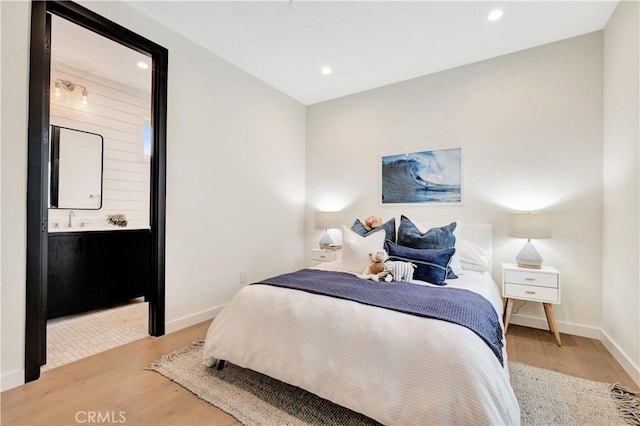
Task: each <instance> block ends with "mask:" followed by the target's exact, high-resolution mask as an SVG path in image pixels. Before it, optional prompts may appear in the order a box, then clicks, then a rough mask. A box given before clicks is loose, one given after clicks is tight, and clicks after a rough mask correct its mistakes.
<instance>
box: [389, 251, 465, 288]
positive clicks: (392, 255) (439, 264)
mask: <svg viewBox="0 0 640 426" xmlns="http://www.w3.org/2000/svg"><path fill="white" fill-rule="evenodd" d="M385 248H386V250H387V252H388V253H389V260H400V261H403V262H411V263H415V264H416V266H417V268H416V270H415V272H414V273H413V278H414V279H416V280H420V281H426V282H428V283H431V284H436V285H447V283H446V282H445V280H446V279H447V270H448V269H449V263H451V258H452V257H453V253H455V251H456V249H454V248H446V249H415V248H411V247H404V246H399V245H397V244H394V243H392V242H390V241H387V242H386V243H385Z"/></svg>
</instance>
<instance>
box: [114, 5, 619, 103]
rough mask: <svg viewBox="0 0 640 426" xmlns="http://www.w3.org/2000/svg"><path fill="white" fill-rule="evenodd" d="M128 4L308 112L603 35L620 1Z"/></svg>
mask: <svg viewBox="0 0 640 426" xmlns="http://www.w3.org/2000/svg"><path fill="white" fill-rule="evenodd" d="M127 3H129V4H130V5H131V6H133V7H135V8H136V9H138V10H140V11H141V12H143V13H144V14H146V15H148V16H150V17H151V18H153V19H155V20H157V21H159V22H161V23H163V24H164V25H166V26H168V27H170V28H172V29H173V30H175V31H177V32H179V33H181V34H182V35H183V36H185V37H187V38H189V39H191V40H193V41H194V42H196V43H197V44H199V45H201V46H203V47H204V48H206V49H208V50H210V51H211V52H213V53H215V54H217V55H219V56H221V57H223V58H224V59H226V60H228V61H229V62H231V63H233V64H235V65H236V66H238V67H240V68H242V69H244V70H245V71H247V72H248V73H250V74H252V75H254V76H255V77H257V78H259V79H260V80H263V81H265V82H266V83H268V84H270V85H271V86H273V87H275V88H277V89H279V90H280V91H282V92H284V93H286V94H287V95H289V96H291V97H292V98H294V99H297V100H298V101H300V102H301V103H303V104H305V105H310V104H314V103H317V102H322V101H325V100H329V99H333V98H337V97H341V96H345V95H349V94H352V93H356V92H360V91H363V90H367V89H371V88H375V87H380V86H384V85H388V84H392V83H396V82H398V81H403V80H407V79H410V78H414V77H418V76H422V75H426V74H430V73H434V72H438V71H442V70H446V69H450V68H453V67H457V66H461V65H465V64H469V63H473V62H477V61H482V60H485V59H488V58H493V57H496V56H500V55H504V54H507V53H511V52H515V51H519V50H523V49H527V48H531V47H535V46H540V45H543V44H546V43H551V42H554V41H558V40H562V39H566V38H569V37H574V36H578V35H581V34H586V33H589V32H592V31H597V30H601V29H602V28H604V26H605V25H606V23H607V21H608V19H609V17H610V16H611V14H612V13H613V10H614V9H615V7H616V6H617V3H618V2H617V1H568V2H559V1H549V2H546V1H506V2H504V1H503V2H495V1H471V2H466V1H444V2H443V1H439V2H438V1H412V2H398V1H373V2H363V1H351V2H346V1H326V2H324V1H315V2H314V1H305V0H294V1H293V2H289V1H288V0H281V1H258V2H248V1H226V2H221V1H195V2H188V1H159V2H158V1H132V0H129V1H127ZM497 8H499V9H502V10H503V12H504V16H503V17H502V19H500V20H497V21H493V22H492V21H489V20H488V19H487V16H488V14H489V13H490V12H491V11H492V10H494V9H497ZM324 66H330V67H331V68H332V70H333V73H332V74H330V75H323V74H322V73H321V69H322V68H323V67H324Z"/></svg>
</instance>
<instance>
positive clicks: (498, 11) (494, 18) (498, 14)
mask: <svg viewBox="0 0 640 426" xmlns="http://www.w3.org/2000/svg"><path fill="white" fill-rule="evenodd" d="M502 15H504V12H503V11H502V9H496V10H492V11H491V13H490V14H489V16H488V17H487V19H489V20H490V21H497V20H498V19H500V18H502Z"/></svg>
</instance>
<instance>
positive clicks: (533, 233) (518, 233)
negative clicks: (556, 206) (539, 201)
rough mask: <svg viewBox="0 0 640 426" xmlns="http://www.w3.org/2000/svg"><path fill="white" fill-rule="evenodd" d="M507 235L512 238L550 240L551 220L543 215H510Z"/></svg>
mask: <svg viewBox="0 0 640 426" xmlns="http://www.w3.org/2000/svg"><path fill="white" fill-rule="evenodd" d="M508 235H509V236H510V237H513V238H527V239H532V238H533V239H537V240H539V239H546V238H551V218H550V217H549V215H547V214H544V213H512V214H510V215H509V230H508Z"/></svg>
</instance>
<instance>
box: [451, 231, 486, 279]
mask: <svg viewBox="0 0 640 426" xmlns="http://www.w3.org/2000/svg"><path fill="white" fill-rule="evenodd" d="M456 241H458V240H457V239H456ZM456 245H457V246H458V247H459V250H457V251H458V252H460V264H461V265H462V267H463V268H464V269H469V270H471V271H480V272H484V271H489V270H490V269H491V257H490V255H489V250H487V249H485V248H484V247H481V246H479V245H478V244H476V243H474V242H473V241H469V240H467V239H465V238H460V244H456ZM454 272H455V271H454Z"/></svg>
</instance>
